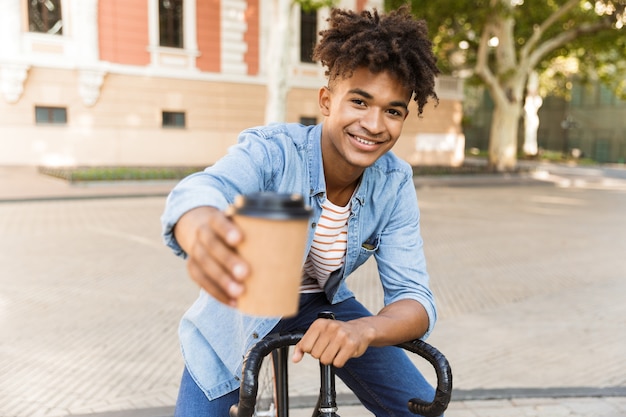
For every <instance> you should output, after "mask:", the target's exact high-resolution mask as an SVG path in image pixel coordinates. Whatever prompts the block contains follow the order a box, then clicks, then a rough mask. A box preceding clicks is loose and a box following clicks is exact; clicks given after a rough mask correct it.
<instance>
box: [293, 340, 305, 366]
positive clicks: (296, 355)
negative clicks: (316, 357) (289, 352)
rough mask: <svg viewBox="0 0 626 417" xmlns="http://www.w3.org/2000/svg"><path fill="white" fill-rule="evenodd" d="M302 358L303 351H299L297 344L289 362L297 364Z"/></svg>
mask: <svg viewBox="0 0 626 417" xmlns="http://www.w3.org/2000/svg"><path fill="white" fill-rule="evenodd" d="M303 357H304V351H303V350H302V349H300V346H299V344H296V345H295V346H294V349H293V356H292V357H291V361H292V362H293V363H298V362H300V361H301V360H302V358H303Z"/></svg>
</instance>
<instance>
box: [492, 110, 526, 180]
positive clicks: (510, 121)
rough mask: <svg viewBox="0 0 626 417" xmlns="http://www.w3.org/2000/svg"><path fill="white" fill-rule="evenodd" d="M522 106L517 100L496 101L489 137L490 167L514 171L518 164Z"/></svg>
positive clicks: (503, 170)
mask: <svg viewBox="0 0 626 417" xmlns="http://www.w3.org/2000/svg"><path fill="white" fill-rule="evenodd" d="M519 117H520V106H519V104H518V103H517V102H508V101H505V102H502V103H496V106H495V108H494V110H493V119H492V120H491V132H490V137H489V167H490V168H491V169H493V170H496V171H498V172H505V171H512V170H514V169H515V166H516V165H517V130H518V123H519Z"/></svg>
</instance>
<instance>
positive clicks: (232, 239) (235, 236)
mask: <svg viewBox="0 0 626 417" xmlns="http://www.w3.org/2000/svg"><path fill="white" fill-rule="evenodd" d="M226 240H228V243H230V244H232V245H234V244H235V243H237V242H239V233H238V232H237V231H236V230H231V231H229V232H228V233H227V234H226Z"/></svg>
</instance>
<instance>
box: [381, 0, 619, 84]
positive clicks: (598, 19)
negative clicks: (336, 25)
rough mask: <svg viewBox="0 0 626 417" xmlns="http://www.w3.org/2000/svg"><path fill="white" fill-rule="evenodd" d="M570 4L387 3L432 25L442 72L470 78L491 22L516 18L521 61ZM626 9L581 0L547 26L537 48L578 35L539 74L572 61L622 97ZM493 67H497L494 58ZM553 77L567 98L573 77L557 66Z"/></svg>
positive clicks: (482, 0)
mask: <svg viewBox="0 0 626 417" xmlns="http://www.w3.org/2000/svg"><path fill="white" fill-rule="evenodd" d="M569 2H570V1H569V0H549V1H531V0H525V1H524V0H516V1H515V0H510V1H509V0H506V1H505V0H498V1H494V0H475V1H471V2H468V1H465V0H437V1H426V0H386V1H385V8H386V9H387V10H391V9H396V8H398V7H400V6H401V5H403V4H410V6H411V10H412V11H413V13H414V14H415V15H416V16H417V17H420V18H423V19H425V20H426V21H427V22H428V25H429V27H430V34H431V38H432V40H433V43H434V48H435V52H436V54H437V57H438V59H439V62H438V65H439V67H440V69H441V70H442V71H443V72H444V73H447V74H453V75H462V76H464V77H471V76H472V74H473V69H474V67H475V65H476V58H477V50H478V45H479V41H480V37H481V34H482V33H483V31H485V29H486V27H487V25H488V24H494V23H497V22H498V19H502V18H504V17H512V18H513V19H514V21H515V27H514V33H513V35H514V44H515V45H516V49H517V51H516V53H517V59H518V60H519V59H520V58H521V57H520V55H519V54H520V51H521V49H522V48H523V47H524V46H526V45H527V44H528V42H529V40H530V39H531V37H532V36H533V34H534V33H535V31H536V30H537V28H538V27H539V25H541V24H543V23H544V22H545V21H546V19H547V18H548V17H549V16H551V15H552V14H553V13H555V12H557V11H559V10H561V9H562V8H563V7H564V6H565V5H566V4H567V3H569ZM625 7H626V2H624V1H623V0H580V1H579V2H578V4H576V5H575V6H574V7H573V8H572V9H571V10H569V11H568V12H567V13H564V14H563V15H562V16H560V17H559V18H558V19H556V20H555V21H554V22H553V23H552V24H551V25H549V26H547V27H546V28H545V31H544V33H543V34H542V35H541V37H540V39H539V42H538V44H537V46H539V45H542V44H544V43H545V42H547V41H549V40H552V39H554V38H555V37H557V36H559V35H560V34H562V33H563V32H566V31H568V30H571V31H573V33H574V34H575V37H574V39H573V40H571V41H569V42H567V43H566V44H564V45H561V46H560V47H558V48H556V49H553V50H548V51H546V53H545V54H544V55H543V57H542V59H541V60H540V62H539V63H538V65H537V66H536V69H537V70H538V71H539V72H543V71H547V70H548V69H549V68H551V66H552V65H553V64H554V63H555V62H563V60H562V58H563V57H567V58H569V59H573V60H575V61H576V62H577V74H578V75H579V76H582V77H597V78H598V79H600V80H601V81H602V82H604V83H605V84H606V85H608V86H611V87H612V88H613V89H614V91H616V92H617V93H618V94H620V93H621V94H623V95H626V81H625V80H626V27H622V26H626V15H625V12H624V9H625ZM620 20H621V22H620ZM605 23H606V25H605V28H603V29H598V30H594V31H590V32H585V30H586V28H588V27H591V26H592V25H601V24H605ZM620 25H621V26H620ZM537 46H536V47H535V48H533V50H536V49H537ZM492 58H493V57H492ZM490 65H491V66H493V65H494V62H493V60H491V61H490ZM557 67H558V66H557ZM492 70H493V72H494V74H498V73H499V72H498V71H497V70H495V68H492ZM550 75H551V76H556V77H559V80H560V82H557V83H552V84H551V85H549V86H548V88H549V89H550V90H551V91H550V92H551V93H557V94H558V93H559V91H561V93H562V94H564V93H565V92H564V91H563V90H565V89H567V87H568V84H567V82H566V79H567V78H569V77H570V76H571V75H572V73H568V72H567V71H566V68H563V67H560V68H553V69H552V71H551V74H550ZM500 76H501V75H500ZM555 90H556V91H555Z"/></svg>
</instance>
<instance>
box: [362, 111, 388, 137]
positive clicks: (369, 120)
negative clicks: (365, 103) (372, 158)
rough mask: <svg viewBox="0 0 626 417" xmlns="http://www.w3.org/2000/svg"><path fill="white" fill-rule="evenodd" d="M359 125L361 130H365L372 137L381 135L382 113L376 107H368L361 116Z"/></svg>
mask: <svg viewBox="0 0 626 417" xmlns="http://www.w3.org/2000/svg"><path fill="white" fill-rule="evenodd" d="M360 124H361V127H362V128H363V129H365V130H367V131H368V132H369V133H370V134H371V135H373V136H376V135H379V134H381V133H382V132H383V131H384V130H385V123H384V120H383V112H382V111H381V110H380V109H378V108H376V107H370V108H369V109H367V111H366V112H365V114H363V117H362V118H361V121H360Z"/></svg>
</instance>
